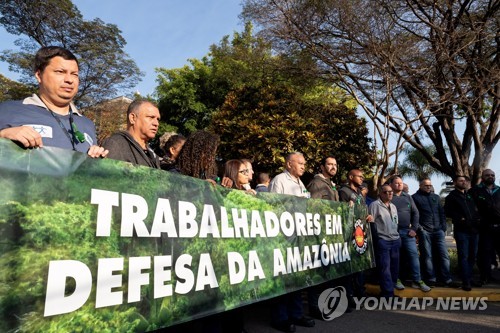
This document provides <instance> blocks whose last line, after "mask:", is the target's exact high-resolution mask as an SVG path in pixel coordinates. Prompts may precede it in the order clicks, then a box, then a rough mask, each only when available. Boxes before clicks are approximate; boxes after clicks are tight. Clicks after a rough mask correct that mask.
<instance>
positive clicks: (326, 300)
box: [318, 287, 349, 321]
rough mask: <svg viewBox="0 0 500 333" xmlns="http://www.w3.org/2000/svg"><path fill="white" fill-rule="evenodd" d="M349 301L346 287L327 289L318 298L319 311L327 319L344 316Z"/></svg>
mask: <svg viewBox="0 0 500 333" xmlns="http://www.w3.org/2000/svg"><path fill="white" fill-rule="evenodd" d="M348 303H349V302H348V300H347V293H346V291H345V288H344V287H335V288H329V289H326V290H325V291H323V292H322V293H321V295H319V298H318V307H319V311H320V312H321V316H322V317H323V320H326V321H329V320H333V319H335V318H338V317H340V316H342V315H343V314H344V313H345V311H346V310H347V306H348Z"/></svg>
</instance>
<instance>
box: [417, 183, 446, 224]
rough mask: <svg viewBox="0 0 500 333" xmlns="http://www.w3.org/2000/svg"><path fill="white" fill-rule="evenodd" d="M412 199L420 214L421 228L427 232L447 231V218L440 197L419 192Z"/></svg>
mask: <svg viewBox="0 0 500 333" xmlns="http://www.w3.org/2000/svg"><path fill="white" fill-rule="evenodd" d="M412 198H413V201H415V205H416V206H417V208H418V213H419V214H420V220H419V222H420V226H421V227H422V228H423V229H424V230H425V231H427V232H433V231H437V230H443V231H446V216H445V215H444V209H443V206H441V202H440V198H439V195H437V194H434V193H426V192H424V191H421V190H418V191H417V192H416V193H415V194H414V195H412Z"/></svg>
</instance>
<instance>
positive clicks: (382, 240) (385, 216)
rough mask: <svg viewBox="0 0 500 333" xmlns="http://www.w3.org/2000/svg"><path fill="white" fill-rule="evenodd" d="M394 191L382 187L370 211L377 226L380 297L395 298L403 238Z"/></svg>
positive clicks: (389, 187) (384, 186)
mask: <svg viewBox="0 0 500 333" xmlns="http://www.w3.org/2000/svg"><path fill="white" fill-rule="evenodd" d="M392 197H393V191H392V188H391V186H389V185H382V187H381V188H380V190H379V199H378V200H377V201H374V202H373V203H372V204H371V205H370V207H368V210H369V212H370V215H371V216H373V219H374V222H373V223H375V224H376V225H377V236H378V237H377V239H376V240H374V241H375V242H377V247H376V250H375V259H376V261H377V271H378V272H379V279H380V291H381V293H380V296H382V297H394V286H395V285H396V283H397V280H398V275H399V247H400V246H401V238H400V237H399V232H398V211H397V209H396V206H394V204H392V203H391V200H392Z"/></svg>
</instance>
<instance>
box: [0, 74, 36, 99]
mask: <svg viewBox="0 0 500 333" xmlns="http://www.w3.org/2000/svg"><path fill="white" fill-rule="evenodd" d="M34 92H36V88H35V87H34V86H32V85H26V84H22V83H19V82H16V81H12V80H9V79H8V78H6V77H5V76H3V75H2V74H0V102H3V101H8V100H16V99H23V98H25V97H28V96H31V95H32V94H33V93H34Z"/></svg>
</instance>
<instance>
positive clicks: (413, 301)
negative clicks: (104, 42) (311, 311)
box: [318, 286, 488, 321]
mask: <svg viewBox="0 0 500 333" xmlns="http://www.w3.org/2000/svg"><path fill="white" fill-rule="evenodd" d="M352 299H353V301H354V304H355V305H356V310H361V309H364V310H368V311H373V310H389V311H423V310H429V309H432V310H438V311H439V310H440V311H459V310H469V311H477V310H479V311H482V310H486V309H487V308H488V304H487V303H486V302H487V301H488V297H437V298H432V297H423V298H418V297H392V298H383V297H381V298H378V297H353V298H352ZM347 306H348V299H347V293H346V290H345V288H344V287H340V286H339V287H335V288H328V289H326V290H325V291H323V292H322V293H321V295H320V296H319V299H318V307H319V310H320V312H321V315H322V316H323V319H324V320H325V321H330V320H333V319H335V318H338V317H340V316H342V315H343V314H344V313H345V312H346V310H347Z"/></svg>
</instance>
